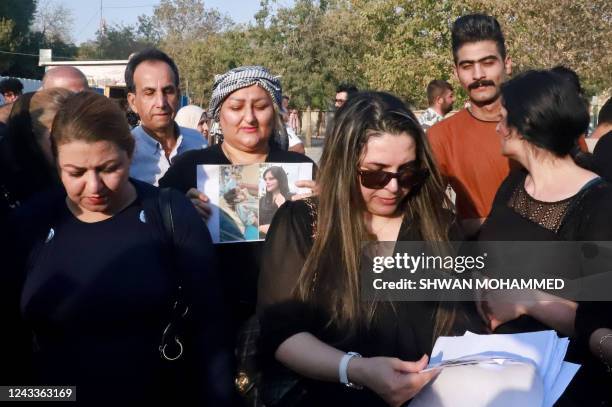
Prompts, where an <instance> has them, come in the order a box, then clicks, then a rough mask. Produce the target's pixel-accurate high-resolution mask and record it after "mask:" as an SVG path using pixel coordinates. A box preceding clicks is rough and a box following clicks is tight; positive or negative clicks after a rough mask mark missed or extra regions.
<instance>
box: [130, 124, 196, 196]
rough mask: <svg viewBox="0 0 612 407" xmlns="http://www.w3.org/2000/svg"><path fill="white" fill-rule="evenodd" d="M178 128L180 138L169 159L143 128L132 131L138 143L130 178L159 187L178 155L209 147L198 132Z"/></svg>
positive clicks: (138, 127)
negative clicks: (160, 181)
mask: <svg viewBox="0 0 612 407" xmlns="http://www.w3.org/2000/svg"><path fill="white" fill-rule="evenodd" d="M177 127H178V129H179V136H178V138H177V139H176V145H175V146H174V149H172V151H171V152H170V157H169V158H166V154H165V153H164V149H163V148H162V146H161V144H160V143H159V142H158V141H157V140H155V139H154V138H153V137H151V136H149V135H148V134H147V133H146V132H145V131H144V129H143V128H142V126H137V127H134V128H133V129H132V135H133V136H134V140H135V141H136V148H135V149H134V157H133V158H132V165H131V166H130V176H131V177H132V178H136V179H137V180H140V181H144V182H146V183H149V184H152V185H155V186H157V185H158V182H159V179H160V178H161V177H163V176H164V174H165V173H166V171H168V168H170V165H171V163H172V161H173V160H174V158H175V157H176V156H177V155H179V154H182V153H184V152H185V151H189V150H198V149H201V148H205V147H206V146H207V145H208V143H207V141H206V139H204V137H203V136H202V134H201V133H200V132H198V131H197V130H194V129H189V128H186V127H179V126H177Z"/></svg>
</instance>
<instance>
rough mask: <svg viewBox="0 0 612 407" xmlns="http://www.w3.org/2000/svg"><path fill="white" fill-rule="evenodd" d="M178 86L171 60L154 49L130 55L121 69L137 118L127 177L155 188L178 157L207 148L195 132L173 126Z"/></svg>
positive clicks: (178, 93)
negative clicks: (134, 141)
mask: <svg viewBox="0 0 612 407" xmlns="http://www.w3.org/2000/svg"><path fill="white" fill-rule="evenodd" d="M179 83H180V82H179V71H178V68H177V66H176V64H175V63H174V61H173V60H172V58H170V57H169V56H168V55H166V54H165V53H163V52H162V51H160V50H158V49H155V48H149V49H145V50H143V51H141V52H139V53H137V54H134V55H132V57H131V58H130V60H129V61H128V64H127V66H126V68H125V84H126V87H127V91H128V95H127V99H128V103H129V104H130V108H131V109H132V111H134V112H135V113H137V114H138V115H139V116H140V126H137V127H135V128H134V129H133V130H132V134H133V135H134V138H135V140H136V149H135V150H134V156H133V158H132V165H131V167H130V175H131V176H132V177H134V178H136V179H139V180H141V181H144V182H148V183H149V184H153V185H157V184H158V181H159V179H160V178H161V177H162V176H163V175H164V174H165V173H166V171H168V168H170V165H171V164H172V160H173V159H174V157H176V156H177V155H178V154H181V153H183V152H185V151H188V150H194V149H200V148H204V147H206V144H207V143H206V140H205V139H204V138H203V137H202V135H201V134H200V133H199V132H198V131H197V130H194V129H188V128H186V127H179V126H178V125H177V124H176V123H175V122H174V117H175V116H176V112H177V110H178V107H179V99H180V94H181V93H180V89H179Z"/></svg>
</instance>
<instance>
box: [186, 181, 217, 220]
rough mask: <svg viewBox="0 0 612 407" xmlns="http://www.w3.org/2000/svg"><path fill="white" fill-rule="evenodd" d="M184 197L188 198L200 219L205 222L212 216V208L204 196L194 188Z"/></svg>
mask: <svg viewBox="0 0 612 407" xmlns="http://www.w3.org/2000/svg"><path fill="white" fill-rule="evenodd" d="M185 195H186V196H187V198H189V200H190V201H191V203H192V204H193V206H194V208H195V209H196V211H197V212H198V214H199V215H200V217H201V218H202V219H204V221H207V220H208V218H210V215H211V214H212V208H211V207H210V204H209V203H208V202H209V201H210V200H209V199H208V197H207V196H206V194H204V193H203V192H200V191H198V190H197V189H196V188H191V189H190V190H189V191H187V193H186V194H185Z"/></svg>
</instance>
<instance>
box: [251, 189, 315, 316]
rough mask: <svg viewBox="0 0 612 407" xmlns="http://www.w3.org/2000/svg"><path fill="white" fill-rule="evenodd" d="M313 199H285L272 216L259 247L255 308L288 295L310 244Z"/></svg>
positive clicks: (272, 302)
mask: <svg viewBox="0 0 612 407" xmlns="http://www.w3.org/2000/svg"><path fill="white" fill-rule="evenodd" d="M314 208H315V206H314V202H313V201H312V200H300V201H295V202H293V201H287V202H286V203H285V204H284V205H282V206H281V207H280V208H279V209H278V211H277V212H276V214H275V215H274V219H273V220H272V224H271V225H270V229H269V231H268V234H267V236H266V242H265V244H264V248H263V254H262V260H261V270H260V274H259V281H258V285H257V312H258V314H259V313H261V311H262V309H263V308H264V307H266V306H268V305H271V304H274V303H278V302H280V301H284V300H288V299H290V298H291V293H292V292H293V289H294V288H295V285H296V283H297V280H298V277H299V275H300V271H301V269H302V266H303V265H304V262H305V261H306V257H307V256H308V253H309V251H310V249H311V247H312V241H313V234H314V221H315V216H314V211H315V209H314Z"/></svg>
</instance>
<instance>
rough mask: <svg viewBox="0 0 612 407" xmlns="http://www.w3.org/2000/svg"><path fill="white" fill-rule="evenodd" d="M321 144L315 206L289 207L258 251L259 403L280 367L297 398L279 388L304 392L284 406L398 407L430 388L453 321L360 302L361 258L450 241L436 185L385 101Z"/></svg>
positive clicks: (414, 126)
mask: <svg viewBox="0 0 612 407" xmlns="http://www.w3.org/2000/svg"><path fill="white" fill-rule="evenodd" d="M325 143H326V144H325V148H324V150H323V156H322V158H321V162H320V172H319V180H320V188H321V189H320V194H319V196H318V198H309V199H306V200H302V201H291V202H286V203H285V204H284V205H283V206H282V207H281V208H280V209H279V210H278V212H277V213H276V215H275V217H274V220H273V222H272V225H271V226H270V230H269V232H268V237H267V240H266V244H265V247H264V256H263V257H264V261H263V264H262V273H261V276H260V279H259V287H258V289H259V290H258V296H259V297H258V315H259V318H260V324H261V335H262V340H261V352H262V354H263V360H265V361H266V363H265V366H263V370H264V385H263V389H264V399H265V398H266V397H267V396H266V388H267V387H268V386H267V383H270V380H271V379H270V378H271V377H272V375H274V374H279V373H278V372H279V369H280V370H282V368H281V367H280V365H279V364H278V362H280V364H282V365H284V366H286V367H287V368H289V369H290V370H291V371H292V372H293V373H296V374H297V375H298V377H299V381H298V383H299V384H298V385H295V386H300V387H301V388H303V389H305V392H303V393H302V392H299V391H298V390H295V389H289V388H288V387H290V386H286V387H287V388H285V389H284V391H285V392H286V393H287V394H292V395H294V394H296V393H299V394H302V396H301V397H298V399H299V400H298V401H297V402H296V400H295V399H294V400H293V402H292V404H293V405H368V406H372V405H385V404H390V405H401V404H403V403H404V402H406V401H407V400H409V399H411V398H412V397H413V396H414V395H415V394H417V393H418V392H419V391H420V390H421V388H422V387H423V386H424V385H425V384H427V382H429V381H430V380H431V379H432V377H433V374H432V373H431V372H423V373H420V371H421V370H423V369H424V368H425V366H426V365H427V360H428V358H427V356H426V354H428V353H429V352H430V351H431V347H432V344H433V342H434V338H435V337H437V335H439V334H441V333H448V332H449V331H450V330H451V329H452V327H453V326H456V322H457V320H458V313H457V312H456V311H454V310H452V309H448V308H447V307H443V306H439V304H438V303H435V302H397V303H394V304H391V303H385V302H378V303H376V302H367V301H365V300H364V299H362V296H361V293H360V283H359V269H360V262H361V261H362V260H361V259H362V250H361V249H362V245H363V243H365V242H367V241H381V242H382V241H398V240H407V241H414V240H427V241H445V240H448V239H449V230H450V220H451V218H450V216H449V212H447V211H446V210H445V209H444V206H445V203H447V198H446V196H445V194H444V184H443V183H442V182H441V180H440V175H439V173H438V170H437V169H436V167H435V164H434V162H433V159H432V156H431V153H430V150H429V146H428V144H427V142H426V140H425V138H424V135H423V131H422V130H421V128H420V127H419V125H418V123H417V121H416V118H415V116H414V114H413V113H412V112H411V111H410V110H408V109H407V108H406V106H405V105H404V104H403V103H402V102H401V101H400V100H398V99H397V98H395V97H394V96H392V95H390V94H387V93H380V92H371V93H370V92H364V93H359V94H356V95H355V96H353V97H352V98H351V99H349V101H348V102H347V103H346V104H345V105H344V106H343V107H342V108H340V109H339V110H338V112H337V113H336V116H335V120H334V127H333V129H332V131H331V133H329V134H328V136H327V138H326V141H325ZM285 374H286V373H285ZM295 386H294V387H295ZM350 387H352V388H350ZM355 388H363V389H362V390H355ZM287 397H289V396H287ZM349 403H350V404H349Z"/></svg>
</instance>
